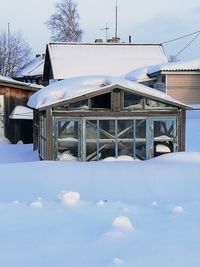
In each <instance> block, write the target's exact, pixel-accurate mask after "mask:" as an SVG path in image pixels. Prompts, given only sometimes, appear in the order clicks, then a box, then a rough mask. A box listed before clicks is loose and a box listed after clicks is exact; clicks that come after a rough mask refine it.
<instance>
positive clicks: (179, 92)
mask: <svg viewBox="0 0 200 267" xmlns="http://www.w3.org/2000/svg"><path fill="white" fill-rule="evenodd" d="M166 76H167V77H166V85H167V93H168V94H169V95H171V96H172V97H174V98H176V99H178V100H180V101H181V102H183V103H185V104H188V105H195V104H200V73H199V74H167V75H166Z"/></svg>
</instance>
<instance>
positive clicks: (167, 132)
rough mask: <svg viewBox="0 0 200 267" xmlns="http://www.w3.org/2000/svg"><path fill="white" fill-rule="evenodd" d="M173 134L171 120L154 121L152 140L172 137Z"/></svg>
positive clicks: (172, 122)
mask: <svg viewBox="0 0 200 267" xmlns="http://www.w3.org/2000/svg"><path fill="white" fill-rule="evenodd" d="M174 136H175V129H174V121H173V120H160V121H159V120H158V121H154V140H155V139H156V140H159V139H161V140H162V139H163V138H173V137H174Z"/></svg>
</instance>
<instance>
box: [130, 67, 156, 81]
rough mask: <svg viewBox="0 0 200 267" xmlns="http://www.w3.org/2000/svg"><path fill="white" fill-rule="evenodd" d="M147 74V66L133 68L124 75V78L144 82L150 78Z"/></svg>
mask: <svg viewBox="0 0 200 267" xmlns="http://www.w3.org/2000/svg"><path fill="white" fill-rule="evenodd" d="M147 74H148V67H143V68H139V69H136V70H133V71H131V72H129V73H127V74H126V75H125V78H126V79H127V80H130V81H134V82H145V81H149V80H151V79H150V78H149V76H148V75H147Z"/></svg>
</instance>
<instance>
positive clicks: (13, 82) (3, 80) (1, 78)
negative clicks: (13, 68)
mask: <svg viewBox="0 0 200 267" xmlns="http://www.w3.org/2000/svg"><path fill="white" fill-rule="evenodd" d="M0 83H5V84H11V85H19V86H23V87H25V86H28V87H32V88H35V89H40V88H42V87H43V86H42V85H38V84H33V83H25V82H20V81H16V80H14V79H12V78H10V77H5V76H2V75H0Z"/></svg>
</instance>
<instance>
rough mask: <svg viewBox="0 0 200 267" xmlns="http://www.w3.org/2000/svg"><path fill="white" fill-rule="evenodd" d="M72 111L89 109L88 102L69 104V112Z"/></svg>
mask: <svg viewBox="0 0 200 267" xmlns="http://www.w3.org/2000/svg"><path fill="white" fill-rule="evenodd" d="M70 109H72V110H74V109H78V110H82V109H83V110H84V109H89V106H88V100H87V99H85V100H82V101H79V102H76V103H72V104H69V110H70Z"/></svg>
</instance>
